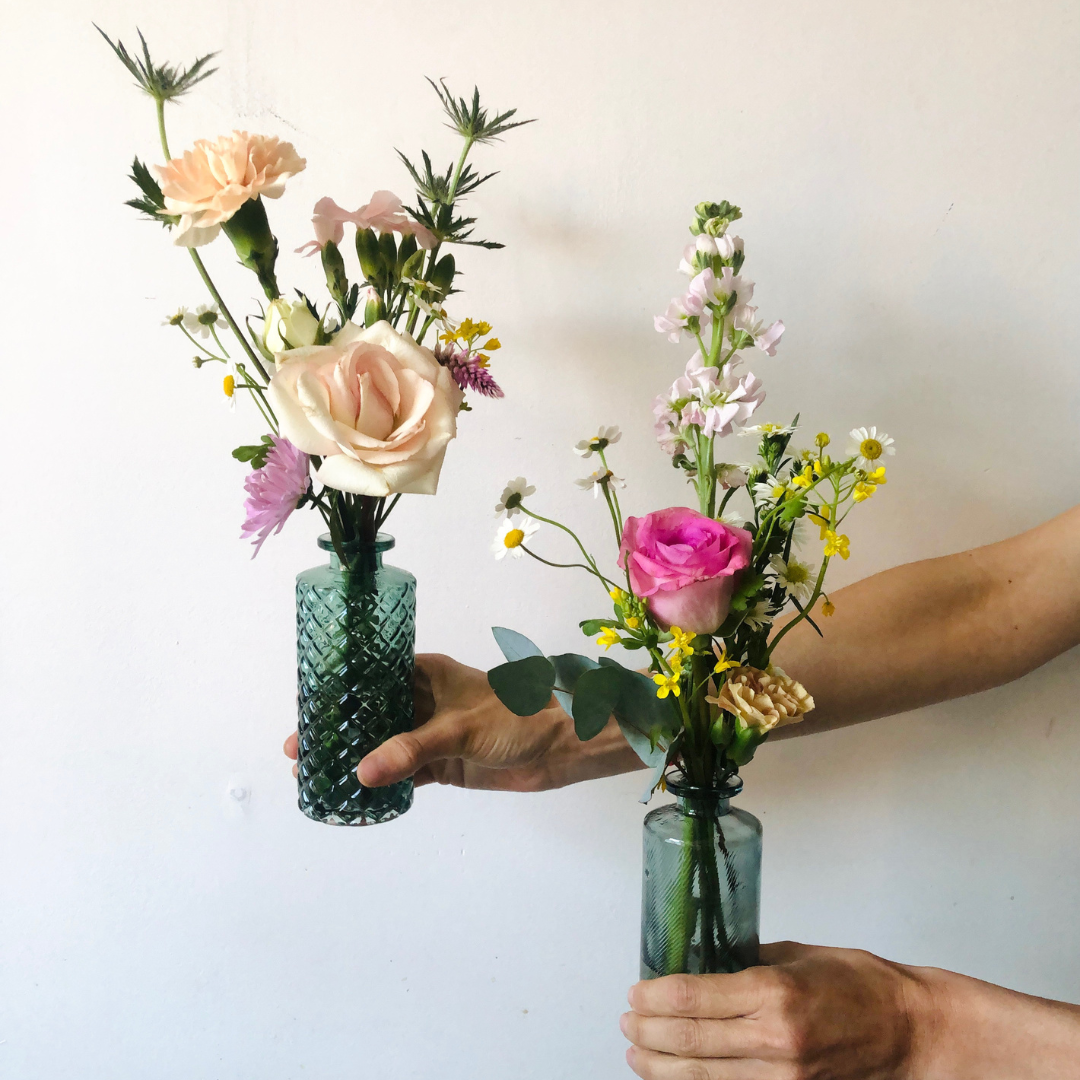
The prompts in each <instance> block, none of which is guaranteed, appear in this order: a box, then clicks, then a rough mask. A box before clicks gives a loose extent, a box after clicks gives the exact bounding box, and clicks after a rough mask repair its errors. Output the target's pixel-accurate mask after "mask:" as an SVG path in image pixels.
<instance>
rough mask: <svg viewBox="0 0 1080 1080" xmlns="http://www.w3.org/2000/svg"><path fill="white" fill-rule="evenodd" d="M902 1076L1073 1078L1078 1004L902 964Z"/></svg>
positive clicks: (1078, 1056)
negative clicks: (907, 1036)
mask: <svg viewBox="0 0 1080 1080" xmlns="http://www.w3.org/2000/svg"><path fill="white" fill-rule="evenodd" d="M904 970H905V971H906V973H907V974H908V975H909V976H910V977H911V982H912V984H913V989H912V992H911V994H910V995H908V996H909V1001H910V1007H909V1019H910V1022H911V1031H912V1052H911V1055H910V1067H909V1069H908V1070H907V1072H906V1073H905V1080H1076V1078H1077V1077H1080V1067H1078V1065H1077V1062H1080V1008H1078V1007H1077V1006H1075V1005H1067V1004H1064V1003H1063V1002H1059V1001H1049V1000H1046V999H1044V998H1036V997H1030V996H1029V995H1027V994H1020V993H1017V992H1016V991H1013V990H1006V989H1004V988H1003V987H1000V986H994V985H993V984H991V983H985V982H981V981H980V980H978V979H971V978H968V977H967V976H966V975H958V974H956V973H955V972H951V971H943V970H941V969H939V968H906V969H904Z"/></svg>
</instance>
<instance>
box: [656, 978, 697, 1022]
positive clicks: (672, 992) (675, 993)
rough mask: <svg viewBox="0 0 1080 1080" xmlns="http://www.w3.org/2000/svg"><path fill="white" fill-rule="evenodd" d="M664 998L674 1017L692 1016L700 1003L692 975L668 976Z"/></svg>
mask: <svg viewBox="0 0 1080 1080" xmlns="http://www.w3.org/2000/svg"><path fill="white" fill-rule="evenodd" d="M665 981H666V983H667V985H666V986H665V987H664V996H665V998H666V1001H667V1004H668V1006H669V1007H670V1008H671V1011H672V1013H673V1014H674V1015H676V1016H693V1015H694V1013H695V1011H696V1010H697V1008H698V1005H699V1003H700V1001H701V995H700V994H699V993H698V984H697V980H696V979H695V978H694V976H693V975H669V976H668V977H667V980H665Z"/></svg>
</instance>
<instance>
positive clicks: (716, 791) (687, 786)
mask: <svg viewBox="0 0 1080 1080" xmlns="http://www.w3.org/2000/svg"><path fill="white" fill-rule="evenodd" d="M665 780H666V781H667V789H668V791H670V792H671V794H672V795H674V796H675V798H677V799H693V800H694V801H695V802H704V801H712V802H722V801H726V800H727V799H733V798H735V796H736V795H738V794H739V792H740V791H742V787H743V782H742V777H741V776H738V775H732V776H729V777H728V778H727V779H726V780H725V782H724V783H723V784H717V785H715V786H712V787H699V786H698V785H696V784H691V783H690V781H689V780H687V778H686V774H685V773H683V772H682V771H681V770H679V769H676V770H675V771H674V772H672V773H668V774H667V776H666V777H665Z"/></svg>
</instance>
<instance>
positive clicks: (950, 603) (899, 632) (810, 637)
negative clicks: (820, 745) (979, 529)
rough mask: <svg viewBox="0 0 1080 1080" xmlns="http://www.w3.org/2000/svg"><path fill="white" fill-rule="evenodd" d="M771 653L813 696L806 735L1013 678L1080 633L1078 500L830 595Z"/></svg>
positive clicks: (798, 731) (794, 729)
mask: <svg viewBox="0 0 1080 1080" xmlns="http://www.w3.org/2000/svg"><path fill="white" fill-rule="evenodd" d="M833 601H834V603H835V604H836V614H835V615H834V616H832V617H831V618H830V619H827V620H822V621H821V623H820V625H821V628H822V630H823V631H824V634H825V637H824V638H819V637H818V635H817V634H816V633H815V632H814V629H813V627H811V626H809V625H807V624H806V623H802V624H801V625H799V626H798V627H796V628H795V629H794V630H792V632H791V633H790V634H788V635H787V637H785V638H784V640H783V641H782V642H781V643H780V645H779V646H778V647H777V649H776V653H775V656H774V658H775V660H776V662H777V663H778V664H779V665H780V666H781V667H782V668H784V669H785V670H786V671H787V672H788V673H789V674H790V675H792V676H794V677H795V678H797V679H798V680H799V681H800V682H802V683H803V684H804V685H805V686H806V687H807V689H808V690H809V691H810V692H811V693H812V694H813V695H814V700H815V702H816V706H817V707H816V708H815V710H814V712H813V713H811V714H810V716H809V717H808V718H807V719H806V720H804V721H803V722H802V723H801V724H796V725H792V726H791V727H788V728H784V729H782V730H781V731H779V732H777V733H776V735H774V736H773V737H774V738H775V737H781V738H783V737H790V736H794V735H808V734H811V733H813V732H815V731H827V730H829V729H831V728H836V727H843V726H845V725H847V724H857V723H859V722H860V721H862V720H872V719H874V718H875V717H879V716H891V715H893V714H895V713H900V712H907V711H908V710H910V709H916V708H919V707H920V706H922V705H930V704H933V703H934V702H937V701H948V700H950V699H951V698H957V697H963V696H964V695H965V694H974V693H977V692H979V691H980V690H988V689H990V688H991V687H994V686H1000V685H1002V684H1003V683H1007V682H1011V681H1012V680H1013V679H1018V678H1020V676H1021V675H1026V674H1027V673H1028V672H1029V671H1034V670H1035V668H1037V667H1040V666H1041V665H1042V664H1045V663H1046V662H1047V661H1048V660H1051V659H1052V658H1053V657H1055V656H1057V655H1058V654H1059V653H1062V652H1065V650H1066V649H1070V648H1072V646H1074V645H1076V644H1078V643H1080V507H1074V508H1073V509H1072V510H1069V511H1067V512H1066V513H1064V514H1061V515H1060V516H1059V517H1056V518H1054V519H1052V520H1051V521H1048V522H1046V524H1044V525H1040V526H1038V527H1037V528H1035V529H1031V530H1030V531H1028V532H1025V533H1021V534H1020V535H1019V536H1014V537H1012V538H1011V539H1009V540H1003V541H1002V542H1001V543H998V544H990V545H989V546H987V547H982V548H975V549H973V550H972V551H964V552H961V553H960V554H958V555H948V556H945V557H944V558H940V559H927V560H925V561H924V562H917V563H909V564H908V565H906V566H898V567H896V568H895V569H892V570H886V571H884V572H883V573H881V574H875V575H874V576H873V577H870V578H866V579H865V580H864V581H860V582H857V583H856V584H854V585H849V586H848V587H847V588H845V589H841V590H840V591H839V592H837V593H835V594H833Z"/></svg>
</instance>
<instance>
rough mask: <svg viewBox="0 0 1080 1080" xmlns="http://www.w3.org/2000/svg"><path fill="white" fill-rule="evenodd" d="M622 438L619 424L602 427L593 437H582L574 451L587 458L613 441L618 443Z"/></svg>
mask: <svg viewBox="0 0 1080 1080" xmlns="http://www.w3.org/2000/svg"><path fill="white" fill-rule="evenodd" d="M621 438H622V432H621V431H620V430H619V429H618V427H617V426H615V425H612V426H611V427H602V428H601V429H600V430H599V431H598V432H597V433H596V434H595V435H594V436H593V437H592V438H591V439H582V440H581V442H579V443H576V444H575V445H574V453H575V454H577V455H578V456H579V457H583V458H587V457H592V455H593V454H594V453H595V452H596V451H598V450H603V449H605V447H608V446H610V445H611V444H612V443H617V442H618V441H619V440H620V439H621Z"/></svg>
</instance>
